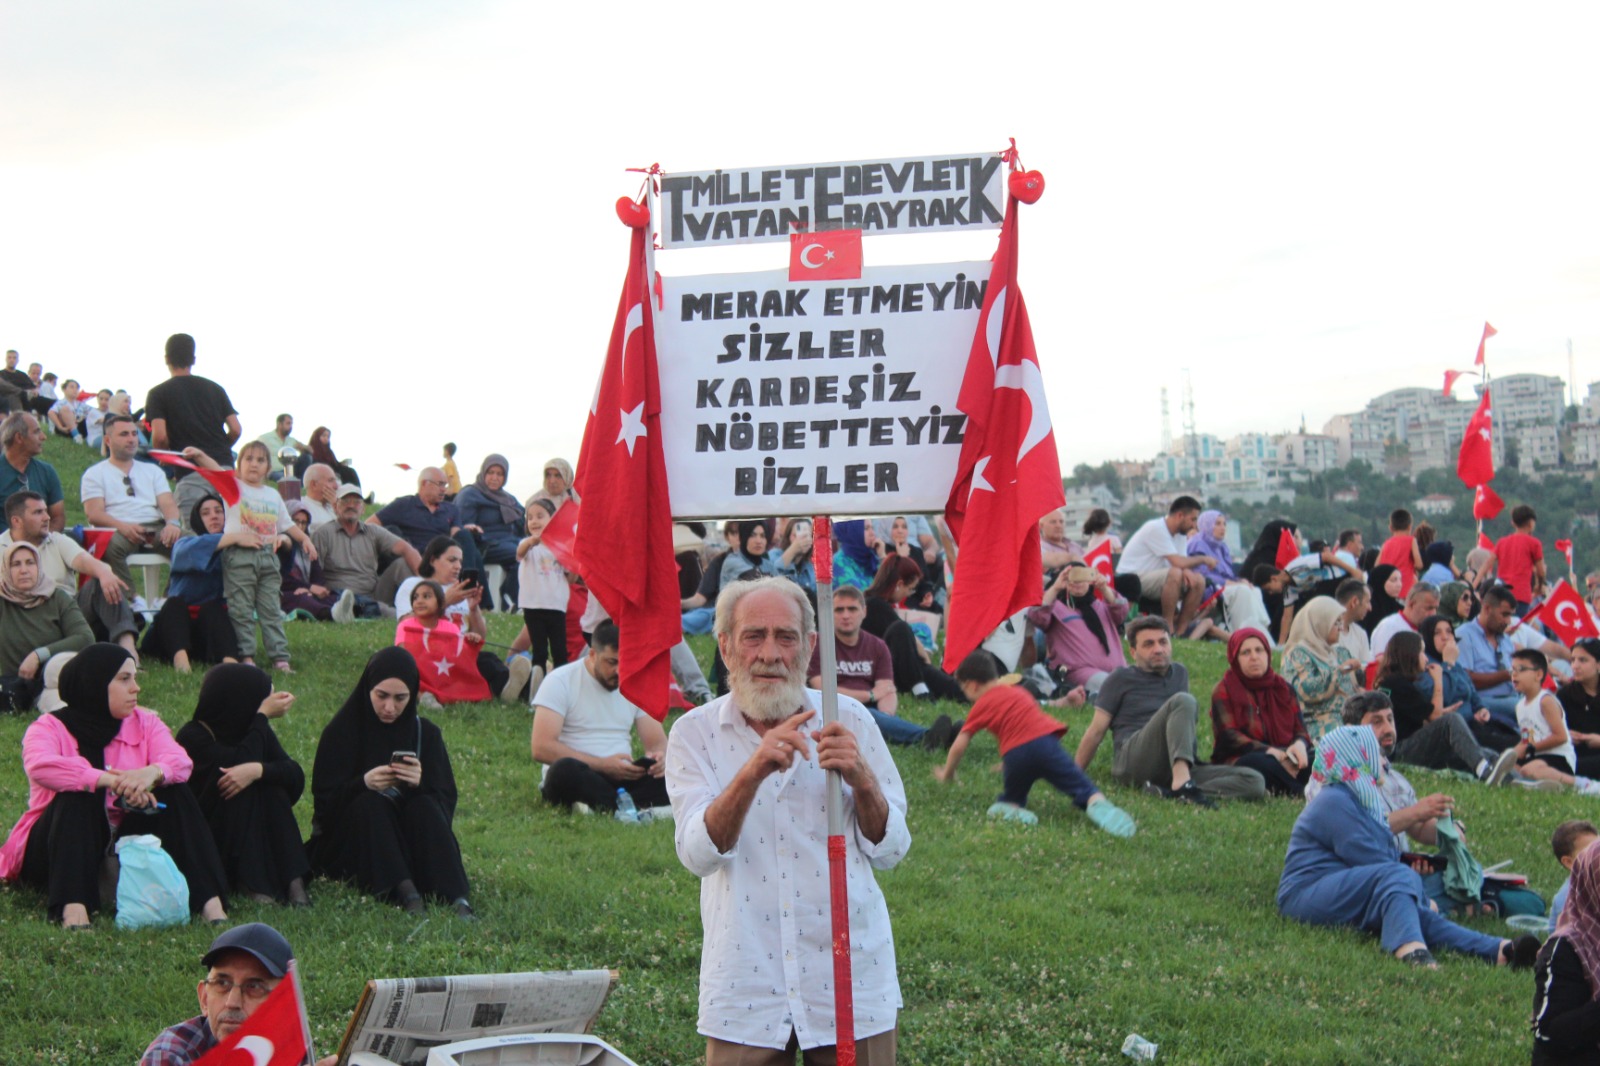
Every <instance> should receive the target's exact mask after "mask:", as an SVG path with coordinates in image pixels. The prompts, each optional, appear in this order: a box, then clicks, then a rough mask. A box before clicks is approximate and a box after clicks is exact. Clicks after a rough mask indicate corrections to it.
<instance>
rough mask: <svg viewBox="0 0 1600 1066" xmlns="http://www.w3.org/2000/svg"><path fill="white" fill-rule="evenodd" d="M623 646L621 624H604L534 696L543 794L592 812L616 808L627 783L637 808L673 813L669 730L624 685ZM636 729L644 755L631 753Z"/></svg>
mask: <svg viewBox="0 0 1600 1066" xmlns="http://www.w3.org/2000/svg"><path fill="white" fill-rule="evenodd" d="M619 645H620V638H619V635H618V632H617V625H616V623H615V622H612V621H609V620H607V621H605V622H602V623H600V625H599V626H597V627H596V628H595V631H594V636H593V639H592V640H591V641H590V644H589V654H588V655H586V656H585V657H584V658H582V659H580V660H578V661H577V662H574V663H568V664H566V665H565V666H558V667H556V668H555V669H554V670H552V671H550V675H549V676H548V677H546V678H545V679H544V683H543V684H541V685H540V686H539V691H538V692H537V693H536V694H535V695H534V697H533V744H532V747H533V759H534V761H535V762H539V763H543V764H544V774H543V778H542V783H541V785H540V793H541V794H542V795H543V796H544V799H545V802H546V803H559V804H561V805H562V806H565V807H571V808H572V809H574V810H578V811H580V812H582V813H587V812H589V811H611V810H615V809H616V806H617V790H618V789H622V790H624V791H626V792H627V793H628V795H630V796H632V797H633V802H634V806H636V807H638V808H639V810H641V811H643V810H647V809H652V808H654V809H655V810H654V813H655V814H656V815H657V816H661V817H671V812H672V808H671V807H670V806H668V803H667V785H666V781H665V774H666V763H665V762H664V761H663V757H664V756H665V755H666V751H667V733H666V730H664V729H662V728H661V723H660V722H658V721H656V720H655V719H654V718H651V717H650V716H649V715H648V714H646V713H645V712H644V711H642V710H640V709H639V708H638V707H636V706H634V705H633V704H632V703H631V702H629V701H628V699H627V697H625V696H623V694H622V692H621V691H620V689H619V686H620V685H621V675H620V672H619V663H620V660H619V659H618V655H617V648H618V646H619ZM635 729H637V730H638V733H639V741H640V743H641V744H642V745H643V747H644V757H643V758H639V759H635V758H634V757H633V731H634V730H635Z"/></svg>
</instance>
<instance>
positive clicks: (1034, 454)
mask: <svg viewBox="0 0 1600 1066" xmlns="http://www.w3.org/2000/svg"><path fill="white" fill-rule="evenodd" d="M956 406H957V407H959V408H960V409H961V411H962V413H963V414H965V415H966V416H967V422H966V428H965V431H964V439H963V440H962V442H961V458H960V460H959V461H958V463H957V465H956V479H955V483H954V484H953V485H952V486H951V488H950V498H949V499H948V500H947V501H946V503H945V505H944V517H945V522H946V524H948V525H949V527H950V535H951V536H952V537H953V538H954V539H955V541H956V543H957V544H959V545H960V547H961V552H960V555H959V557H958V559H957V563H956V569H957V573H956V576H955V582H954V584H953V585H952V587H951V591H950V606H949V610H948V611H947V612H946V614H947V617H948V626H949V628H948V629H947V630H946V632H945V645H944V668H945V669H946V670H954V669H955V667H956V665H957V664H958V663H960V662H961V660H962V658H964V657H965V656H966V654H967V653H968V652H970V651H971V650H972V649H974V648H976V647H977V646H978V645H979V644H981V643H982V642H983V640H984V638H985V637H987V636H988V635H989V633H990V632H991V631H992V630H993V629H994V628H995V626H997V625H999V624H1000V623H1001V622H1002V621H1003V620H1005V619H1006V618H1007V617H1009V616H1011V615H1013V614H1015V613H1016V612H1018V611H1020V610H1021V609H1022V608H1024V607H1029V606H1032V605H1033V604H1036V603H1038V602H1039V599H1040V595H1041V592H1042V589H1043V586H1044V565H1043V562H1042V560H1041V559H1040V556H1039V519H1040V518H1042V517H1044V515H1045V514H1047V513H1049V512H1050V511H1053V510H1055V509H1056V508H1057V507H1061V506H1062V505H1063V504H1065V503H1066V497H1065V496H1064V495H1063V493H1062V489H1061V463H1060V460H1059V459H1057V457H1056V437H1055V430H1054V429H1053V427H1052V426H1051V424H1050V410H1049V408H1048V407H1046V406H1045V397H1044V378H1043V375H1042V373H1041V372H1040V369H1039V354H1038V352H1037V351H1036V350H1035V348H1034V345H1033V328H1032V327H1031V326H1030V325H1029V324H1028V308H1027V304H1026V303H1024V302H1023V299H1022V293H1021V291H1020V290H1018V288H1017V200H1016V197H1014V196H1013V197H1010V203H1009V204H1008V208H1007V211H1006V218H1005V223H1004V224H1003V225H1002V226H1001V229H1000V247H999V248H998V250H996V252H995V255H994V269H993V270H992V271H991V273H990V275H989V284H988V287H987V289H985V291H984V294H983V313H982V314H981V315H980V316H979V317H978V328H977V331H976V333H975V335H974V337H973V339H972V351H971V353H970V354H969V355H968V356H967V370H966V375H965V377H963V378H962V380H961V393H960V395H959V396H958V398H957V400H956Z"/></svg>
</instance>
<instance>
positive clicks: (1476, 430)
mask: <svg viewBox="0 0 1600 1066" xmlns="http://www.w3.org/2000/svg"><path fill="white" fill-rule="evenodd" d="M1456 475H1457V476H1458V477H1460V478H1461V480H1462V481H1463V482H1464V483H1466V484H1468V485H1471V486H1472V487H1473V488H1477V487H1478V486H1479V485H1487V484H1488V483H1489V482H1491V481H1493V480H1494V417H1493V412H1492V411H1491V410H1490V409H1489V390H1488V389H1484V390H1483V399H1481V400H1479V401H1478V409H1477V410H1476V411H1475V412H1473V415H1472V419H1471V421H1469V422H1468V423H1467V431H1466V433H1464V434H1463V435H1462V437H1461V454H1460V455H1459V456H1457V457H1456Z"/></svg>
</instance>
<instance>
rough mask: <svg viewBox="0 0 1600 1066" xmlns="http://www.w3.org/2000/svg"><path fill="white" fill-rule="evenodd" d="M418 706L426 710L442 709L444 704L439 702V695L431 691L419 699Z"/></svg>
mask: <svg viewBox="0 0 1600 1066" xmlns="http://www.w3.org/2000/svg"><path fill="white" fill-rule="evenodd" d="M417 706H418V707H421V708H422V709H423V710H425V711H442V710H444V704H442V703H440V702H439V697H437V696H435V695H434V694H433V693H431V692H424V693H423V694H422V695H421V697H419V698H418V700H417Z"/></svg>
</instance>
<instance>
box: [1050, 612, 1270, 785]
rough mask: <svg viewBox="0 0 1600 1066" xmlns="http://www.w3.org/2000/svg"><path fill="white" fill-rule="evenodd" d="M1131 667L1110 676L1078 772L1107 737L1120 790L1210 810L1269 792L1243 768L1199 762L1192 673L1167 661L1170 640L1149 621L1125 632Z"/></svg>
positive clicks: (1160, 625) (1161, 626) (1159, 624)
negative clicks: (1221, 802)
mask: <svg viewBox="0 0 1600 1066" xmlns="http://www.w3.org/2000/svg"><path fill="white" fill-rule="evenodd" d="M1128 639H1129V641H1131V642H1132V644H1133V663H1134V665H1132V666H1124V667H1123V668H1122V669H1120V670H1114V671H1112V673H1111V676H1110V677H1108V678H1106V680H1105V682H1104V683H1103V684H1102V685H1101V686H1100V693H1099V695H1097V696H1096V697H1095V704H1094V719H1093V720H1092V721H1091V722H1090V723H1089V728H1088V729H1087V730H1086V731H1085V732H1084V734H1083V739H1082V740H1081V741H1079V742H1078V754H1077V759H1078V766H1079V767H1081V768H1082V769H1085V770H1087V769H1088V768H1089V764H1090V763H1091V762H1093V761H1094V755H1095V752H1096V751H1098V750H1099V749H1100V742H1101V741H1102V740H1104V739H1105V735H1106V730H1108V729H1109V730H1110V731H1111V740H1112V746H1113V750H1114V752H1115V758H1114V760H1113V762H1112V764H1111V767H1112V768H1111V776H1112V777H1114V778H1116V779H1117V780H1118V781H1119V782H1121V783H1122V784H1125V785H1137V784H1141V783H1142V784H1144V785H1145V789H1146V791H1148V792H1151V793H1154V794H1155V795H1158V796H1164V797H1166V798H1167V799H1177V800H1187V801H1188V802H1190V803H1196V804H1199V805H1200V806H1202V807H1210V806H1212V800H1211V797H1213V796H1219V797H1227V798H1232V799H1260V798H1261V797H1262V796H1265V795H1266V794H1267V785H1266V782H1265V781H1264V780H1262V777H1261V775H1260V774H1259V773H1257V772H1256V771H1254V770H1251V769H1249V768H1248V767H1242V766H1209V765H1203V764H1201V763H1200V761H1199V758H1198V757H1197V755H1196V745H1195V727H1196V724H1197V722H1198V721H1199V717H1200V707H1199V704H1197V703H1196V702H1195V698H1194V697H1193V696H1191V695H1190V694H1189V671H1188V670H1187V669H1186V668H1185V667H1184V665H1183V664H1182V663H1175V662H1173V661H1172V633H1171V631H1170V630H1169V629H1168V628H1167V623H1166V622H1165V621H1164V620H1163V619H1161V618H1158V617H1156V616H1154V615H1141V616H1140V617H1138V618H1135V619H1134V620H1133V622H1132V623H1131V624H1130V625H1129V626H1128Z"/></svg>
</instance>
